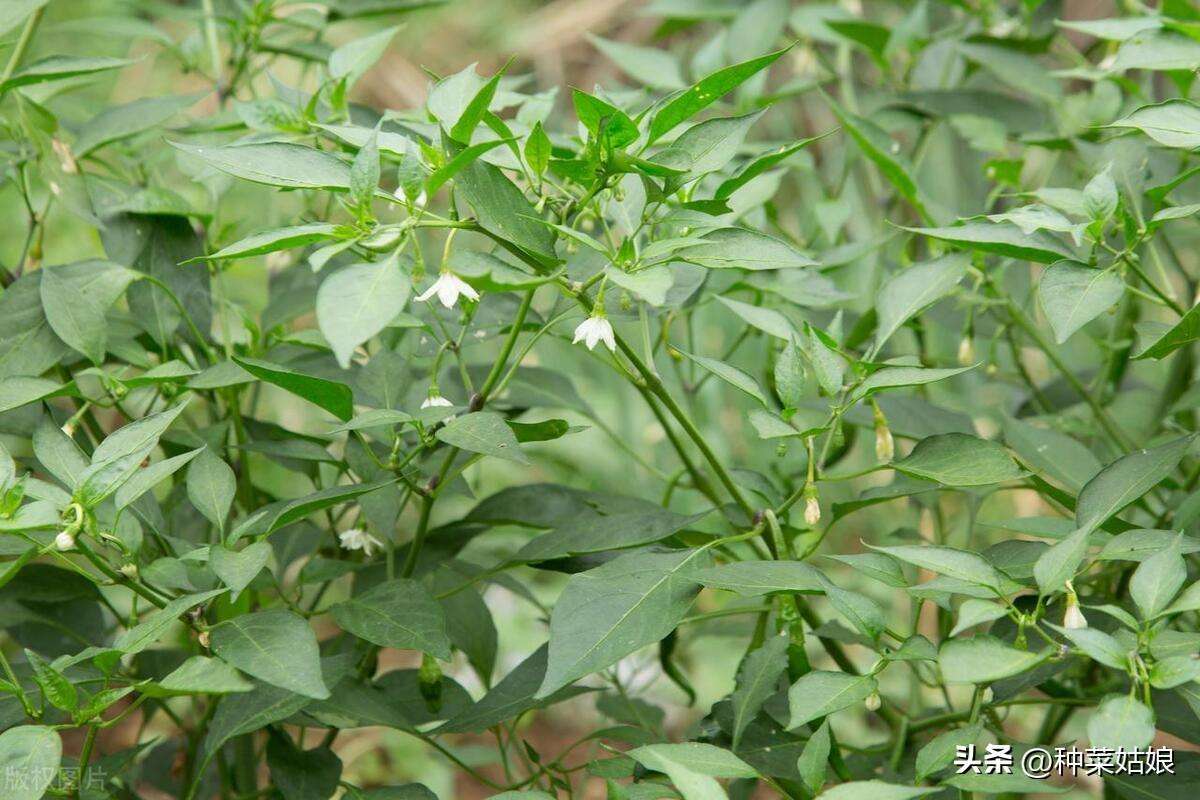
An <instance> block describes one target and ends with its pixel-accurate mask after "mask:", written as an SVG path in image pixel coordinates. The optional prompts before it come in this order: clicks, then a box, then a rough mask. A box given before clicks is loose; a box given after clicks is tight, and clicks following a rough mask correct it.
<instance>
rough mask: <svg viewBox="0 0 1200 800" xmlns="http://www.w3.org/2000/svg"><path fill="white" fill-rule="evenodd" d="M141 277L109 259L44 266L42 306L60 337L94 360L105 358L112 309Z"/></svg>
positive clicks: (97, 362) (95, 362)
mask: <svg viewBox="0 0 1200 800" xmlns="http://www.w3.org/2000/svg"><path fill="white" fill-rule="evenodd" d="M137 277H138V275H137V273H136V272H133V271H131V270H128V269H125V267H122V266H120V265H119V264H113V263H111V262H108V261H78V262H76V263H74V264H63V265H61V266H57V267H44V268H43V269H42V284H41V294H42V308H43V309H44V310H45V314H46V321H47V322H49V323H50V327H51V328H53V329H54V332H55V333H56V334H58V337H59V338H60V339H62V340H63V341H64V342H66V343H67V344H68V345H70V346H71V347H72V348H74V349H75V350H78V351H79V352H80V353H83V354H84V355H85V356H87V357H88V358H89V359H91V361H92V363H93V364H99V363H101V362H102V361H104V354H105V351H106V350H107V344H108V327H109V326H108V320H107V316H106V315H107V313H108V309H109V308H110V307H111V306H112V304H113V303H115V302H116V301H117V298H119V297H120V296H121V295H122V294H124V293H125V289H126V288H127V287H128V286H129V284H130V283H132V282H133V281H134V280H136V279H137Z"/></svg>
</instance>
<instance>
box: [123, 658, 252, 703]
mask: <svg viewBox="0 0 1200 800" xmlns="http://www.w3.org/2000/svg"><path fill="white" fill-rule="evenodd" d="M253 688H254V684H253V683H251V682H250V681H248V680H246V679H245V678H243V677H242V676H241V675H240V674H239V673H238V671H237V670H236V669H234V668H233V667H231V666H229V665H228V664H226V663H225V662H224V661H221V660H220V659H217V658H208V657H207V656H192V657H191V658H189V659H188V660H187V661H184V662H183V663H182V664H180V665H179V666H178V667H177V668H176V669H175V670H174V671H173V672H171V673H170V674H169V675H167V676H166V677H165V678H163V679H162V680H161V681H158V682H157V683H151V684H148V685H143V686H141V687H140V688H139V691H141V692H142V693H143V694H147V695H150V696H151V697H174V696H177V695H189V694H241V693H243V692H249V691H251V690H252V689H253Z"/></svg>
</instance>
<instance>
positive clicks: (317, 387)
mask: <svg viewBox="0 0 1200 800" xmlns="http://www.w3.org/2000/svg"><path fill="white" fill-rule="evenodd" d="M233 360H234V361H235V362H236V363H237V365H238V366H239V367H241V368H242V369H244V370H246V371H247V372H249V373H250V374H251V375H253V376H254V377H256V378H258V379H259V380H262V381H266V382H267V383H271V384H274V385H275V386H278V387H279V388H281V389H283V390H284V391H286V392H290V393H291V394H294V395H296V396H297V397H300V398H302V399H304V400H307V401H309V402H310V403H313V404H314V405H317V406H320V407H321V408H323V409H325V410H326V411H328V412H329V413H330V414H333V415H334V416H335V417H337V418H338V419H340V420H341V421H342V422H347V421H349V420H350V418H351V417H353V416H354V394H353V392H351V391H350V387H349V386H347V385H346V384H344V383H338V382H337V381H330V380H326V379H324V378H318V377H317V376H315V375H305V374H304V373H303V372H297V371H296V370H293V369H289V368H288V367H285V366H283V365H281V364H272V363H271V362H270V361H263V360H262V359H258V358H241V357H239V356H234V357H233Z"/></svg>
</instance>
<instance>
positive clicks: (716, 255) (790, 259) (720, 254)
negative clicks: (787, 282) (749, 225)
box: [679, 228, 816, 270]
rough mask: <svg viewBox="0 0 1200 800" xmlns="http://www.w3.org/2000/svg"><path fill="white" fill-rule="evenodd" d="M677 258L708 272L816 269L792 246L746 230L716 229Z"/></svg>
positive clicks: (810, 261)
mask: <svg viewBox="0 0 1200 800" xmlns="http://www.w3.org/2000/svg"><path fill="white" fill-rule="evenodd" d="M679 257H680V258H682V259H684V260H685V261H690V262H691V263H693V264H697V265H699V266H701V267H708V268H709V269H746V270H772V269H794V268H797V267H812V266H816V262H815V261H813V260H812V259H811V258H809V257H808V256H806V255H804V253H801V252H800V251H799V250H797V249H796V248H795V247H792V245H790V244H788V243H787V242H785V241H783V240H782V239H776V238H775V237H773V236H767V235H766V234H764V233H758V232H757V231H751V230H747V229H746V228H719V229H717V230H714V231H710V232H708V233H706V234H705V235H704V238H703V239H701V240H699V241H697V242H696V244H692V245H688V246H687V247H686V248H684V249H683V250H681V251H680V253H679Z"/></svg>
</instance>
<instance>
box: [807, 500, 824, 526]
mask: <svg viewBox="0 0 1200 800" xmlns="http://www.w3.org/2000/svg"><path fill="white" fill-rule="evenodd" d="M804 521H805V522H807V523H808V524H809V525H816V524H817V523H818V522H820V521H821V503H820V502H819V501H818V500H817V498H815V497H810V498H808V499H807V500H805V501H804Z"/></svg>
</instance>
